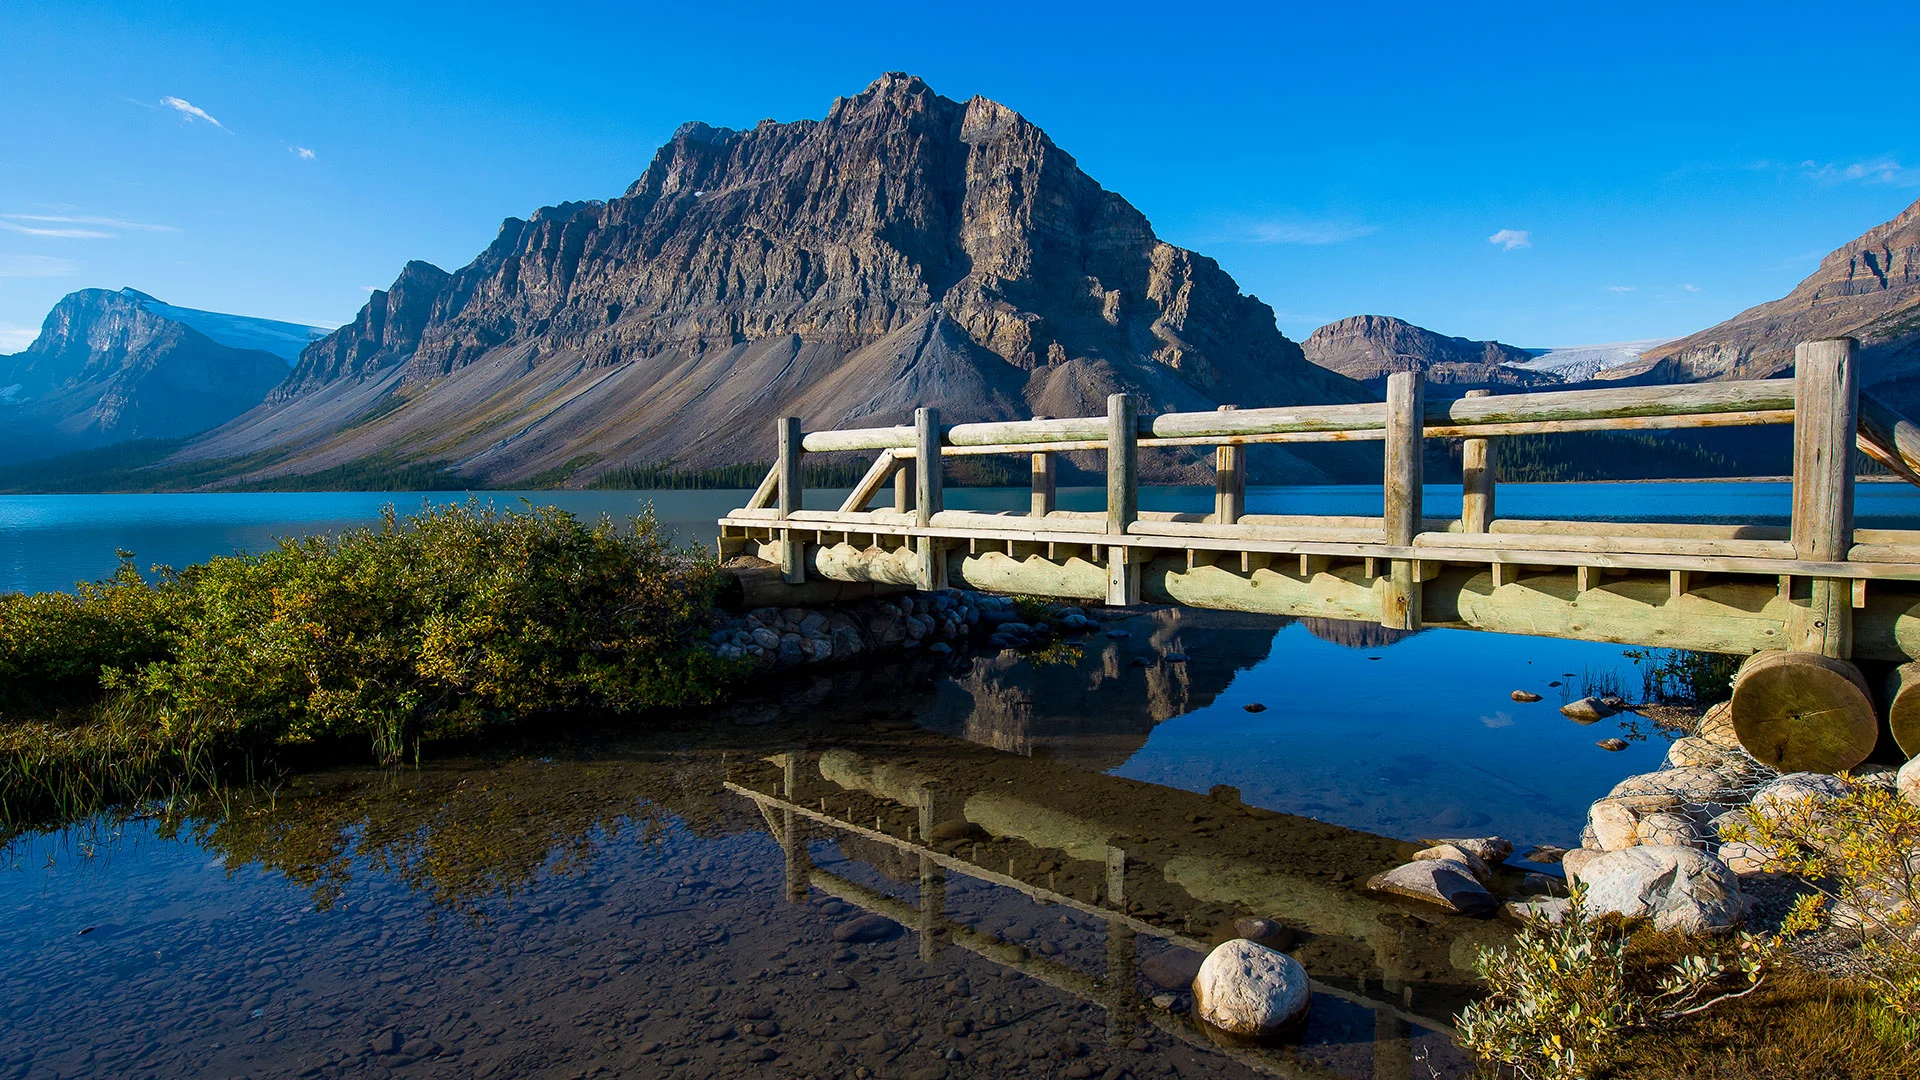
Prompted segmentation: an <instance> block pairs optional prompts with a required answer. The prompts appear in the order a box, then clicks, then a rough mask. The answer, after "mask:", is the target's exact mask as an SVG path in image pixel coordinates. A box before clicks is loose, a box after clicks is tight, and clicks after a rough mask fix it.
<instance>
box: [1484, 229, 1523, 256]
mask: <svg viewBox="0 0 1920 1080" xmlns="http://www.w3.org/2000/svg"><path fill="white" fill-rule="evenodd" d="M1487 243H1489V244H1492V245H1494V246H1495V247H1498V248H1499V249H1500V250H1501V251H1512V250H1513V249H1514V248H1527V247H1532V246H1533V234H1532V233H1530V232H1528V231H1527V230H1525V229H1501V230H1500V231H1499V232H1497V233H1494V234H1493V235H1492V236H1489V237H1487Z"/></svg>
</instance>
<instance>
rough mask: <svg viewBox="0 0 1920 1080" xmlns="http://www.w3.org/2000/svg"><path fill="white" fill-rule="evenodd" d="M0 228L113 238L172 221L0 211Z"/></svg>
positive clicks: (162, 229)
mask: <svg viewBox="0 0 1920 1080" xmlns="http://www.w3.org/2000/svg"><path fill="white" fill-rule="evenodd" d="M0 229H5V230H7V231H8V232H15V233H20V234H22V235H24V236H44V237H52V238H57V239H62V240H113V239H117V238H118V237H119V236H120V235H121V234H122V233H129V232H150V233H172V232H179V231H180V230H179V229H176V228H174V227H173V226H172V225H154V224H151V223H148V222H144V221H127V220H125V219H124V218H112V217H95V216H92V215H86V214H0Z"/></svg>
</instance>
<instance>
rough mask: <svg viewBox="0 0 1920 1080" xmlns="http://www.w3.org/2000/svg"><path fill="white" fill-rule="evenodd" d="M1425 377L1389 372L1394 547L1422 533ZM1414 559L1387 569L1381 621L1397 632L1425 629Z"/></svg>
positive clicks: (1390, 533) (1388, 483) (1390, 539)
mask: <svg viewBox="0 0 1920 1080" xmlns="http://www.w3.org/2000/svg"><path fill="white" fill-rule="evenodd" d="M1425 408H1426V375H1425V374H1424V373H1422V372H1418V371H1396V372H1394V373H1393V374H1391V375H1388V376H1387V438H1386V443H1387V446H1386V458H1387V465H1386V479H1385V483H1384V485H1383V487H1384V489H1385V496H1386V526H1387V528H1386V533H1387V535H1386V540H1387V544H1388V545H1389V546H1392V547H1412V546H1413V537H1414V534H1415V533H1417V532H1419V531H1420V494H1421V491H1420V487H1421V483H1422V481H1423V479H1424V477H1423V476H1422V473H1421V466H1420V460H1421V456H1422V453H1421V451H1422V438H1423V436H1424V429H1425V416H1424V411H1425ZM1413 571H1414V563H1413V560H1411V559H1394V560H1393V562H1392V565H1391V566H1389V567H1388V571H1387V589H1386V592H1385V594H1384V595H1383V596H1382V597H1381V602H1380V625H1382V626H1387V627H1392V628H1393V629H1396V630H1418V629H1420V583H1419V582H1417V581H1415V580H1414V572H1413Z"/></svg>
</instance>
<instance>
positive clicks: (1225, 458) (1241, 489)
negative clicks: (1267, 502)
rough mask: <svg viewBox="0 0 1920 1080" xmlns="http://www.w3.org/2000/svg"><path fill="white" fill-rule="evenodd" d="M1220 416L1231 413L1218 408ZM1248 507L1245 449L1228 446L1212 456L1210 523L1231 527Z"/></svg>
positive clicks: (1228, 407) (1234, 445)
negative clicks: (1212, 521)
mask: <svg viewBox="0 0 1920 1080" xmlns="http://www.w3.org/2000/svg"><path fill="white" fill-rule="evenodd" d="M1220 411H1221V412H1233V411H1234V407H1233V406H1232V405H1222V406H1220ZM1246 506H1247V448H1246V447H1244V446H1240V445H1237V444H1227V445H1224V446H1221V447H1219V448H1218V449H1216V450H1214V452H1213V520H1214V521H1215V522H1217V523H1219V524H1221V525H1232V524H1235V523H1237V522H1238V521H1239V520H1240V515H1241V513H1242V512H1244V511H1245V510H1246Z"/></svg>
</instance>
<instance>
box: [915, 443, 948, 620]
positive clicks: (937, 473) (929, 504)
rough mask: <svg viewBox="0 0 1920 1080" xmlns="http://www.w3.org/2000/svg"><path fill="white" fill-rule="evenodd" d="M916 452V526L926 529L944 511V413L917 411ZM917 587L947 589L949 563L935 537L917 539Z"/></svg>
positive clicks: (929, 589)
mask: <svg viewBox="0 0 1920 1080" xmlns="http://www.w3.org/2000/svg"><path fill="white" fill-rule="evenodd" d="M913 453H914V459H913V460H914V476H915V480H916V484H915V491H914V495H915V499H914V502H915V505H914V508H913V523H914V524H915V525H917V526H919V527H920V528H922V529H924V528H927V527H928V526H930V525H932V524H933V515H935V514H937V513H939V512H940V509H941V496H942V489H943V487H944V479H945V477H944V472H945V469H944V466H943V465H942V464H941V461H940V410H939V409H915V410H914V411H913ZM914 554H915V556H916V558H915V562H916V574H915V578H916V580H915V584H916V585H917V586H918V587H919V588H921V589H922V590H925V591H927V592H932V591H935V590H938V589H944V588H946V587H947V561H946V560H945V559H943V558H941V557H940V545H939V544H938V543H936V542H935V541H934V538H933V537H931V536H921V537H917V538H916V539H915V552H914Z"/></svg>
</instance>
